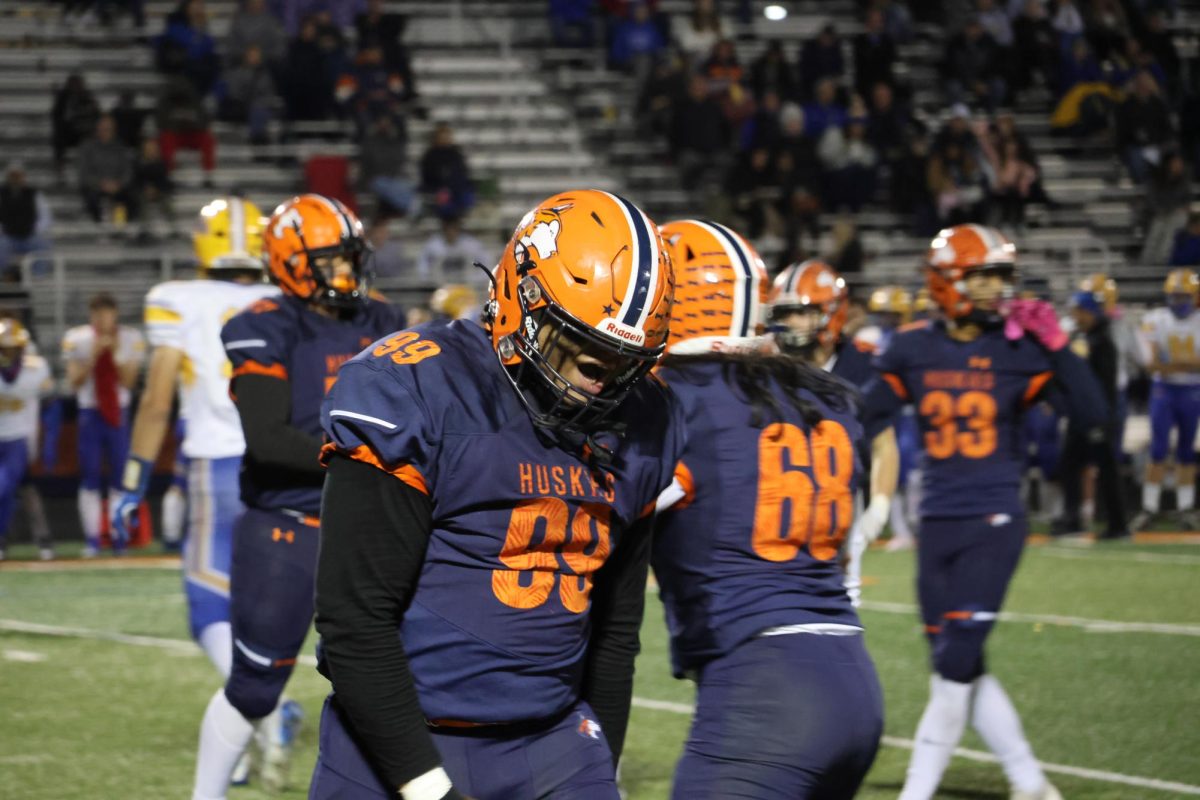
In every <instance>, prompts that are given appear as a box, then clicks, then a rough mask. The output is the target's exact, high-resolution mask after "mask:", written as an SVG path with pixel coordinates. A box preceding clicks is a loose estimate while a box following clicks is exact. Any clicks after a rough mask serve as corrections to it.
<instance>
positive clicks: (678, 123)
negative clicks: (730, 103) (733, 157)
mask: <svg viewBox="0 0 1200 800" xmlns="http://www.w3.org/2000/svg"><path fill="white" fill-rule="evenodd" d="M669 138H670V144H671V150H672V153H673V154H674V156H675V159H676V163H678V165H679V168H680V171H681V173H682V180H683V185H684V188H687V189H692V188H695V186H696V185H697V183H698V182H699V180H700V178H701V177H702V176H703V174H704V173H705V172H706V171H707V170H708V169H709V168H710V167H712V166H716V165H715V164H714V163H713V162H714V160H719V156H720V155H721V154H723V153H724V152H725V149H726V148H727V147H728V146H729V130H728V127H727V123H726V121H725V116H724V115H723V114H722V113H721V107H720V105H718V104H717V102H716V101H715V100H713V99H712V98H711V97H709V95H708V81H706V80H705V79H704V78H703V77H702V76H700V75H693V76H692V79H691V83H690V84H689V85H688V93H687V95H686V96H685V97H684V98H683V99H682V100H680V101H679V103H678V105H676V107H675V114H674V116H673V118H672V120H671V134H670V137H669Z"/></svg>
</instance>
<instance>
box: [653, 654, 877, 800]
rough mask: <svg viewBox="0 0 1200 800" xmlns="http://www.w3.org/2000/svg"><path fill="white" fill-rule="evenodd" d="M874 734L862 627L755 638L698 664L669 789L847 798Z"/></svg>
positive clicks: (724, 798)
mask: <svg viewBox="0 0 1200 800" xmlns="http://www.w3.org/2000/svg"><path fill="white" fill-rule="evenodd" d="M882 735H883V692H882V690H881V689H880V687H879V678H878V676H877V675H876V674H875V665H874V664H873V663H872V662H871V656H870V655H869V654H868V653H867V648H866V646H865V644H864V643H863V637H862V634H851V635H845V636H831V635H822V634H814V633H790V634H787V635H783V636H759V637H757V638H755V639H751V640H750V641H748V642H745V643H744V644H741V645H739V646H738V647H736V648H735V649H734V650H733V651H732V652H730V653H728V654H726V655H724V656H721V657H719V658H716V659H714V660H712V661H710V662H708V663H707V664H705V665H704V668H703V670H702V671H701V673H700V680H699V684H698V690H697V694H696V715H695V717H694V718H693V720H692V730H691V733H690V735H689V736H688V740H687V744H686V745H685V747H684V753H683V757H682V758H680V759H679V764H678V765H677V766H676V768H675V785H674V788H673V790H672V793H671V797H672V798H674V800H735V799H736V800H808V799H811V800H818V798H819V800H841V799H842V798H851V797H854V794H855V792H857V791H858V787H859V785H860V784H861V783H862V780H863V777H864V776H866V774H867V770H869V769H870V768H871V763H872V762H873V761H874V760H875V753H876V751H877V750H878V749H879V739H880V737H881V736H882Z"/></svg>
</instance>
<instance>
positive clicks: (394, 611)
mask: <svg viewBox="0 0 1200 800" xmlns="http://www.w3.org/2000/svg"><path fill="white" fill-rule="evenodd" d="M649 522H650V521H649V520H648V519H647V520H644V521H643V522H641V523H639V524H638V525H636V526H634V527H633V528H631V529H630V530H629V531H627V532H626V533H625V535H624V537H623V538H622V540H621V545H620V546H619V547H618V548H617V549H616V550H615V552H614V553H613V555H612V556H611V557H610V558H609V559H608V562H607V563H606V564H605V565H604V567H602V568H601V569H600V570H599V571H598V572H597V573H596V575H595V581H594V588H593V591H592V611H591V622H592V634H591V640H590V642H589V648H588V655H587V663H586V666H585V672H584V681H583V687H582V699H583V700H585V701H586V702H588V703H589V704H590V705H591V706H592V709H593V711H595V713H596V716H597V717H598V718H599V722H600V724H601V727H602V729H603V730H604V733H605V736H606V738H607V739H608V742H609V745H610V747H611V748H612V751H613V760H614V762H615V761H616V760H617V759H618V758H619V757H620V753H621V749H622V746H623V744H624V740H625V729H626V726H627V724H628V720H629V703H630V699H631V697H632V693H633V662H634V658H635V657H636V655H637V652H638V649H639V645H638V629H639V628H640V626H641V620H642V612H643V607H644V600H645V587H646V574H647V569H648V565H649V556H650V537H649V529H650V525H649ZM432 527H433V521H432V506H431V502H430V499H429V497H428V496H427V495H425V494H424V493H422V492H420V491H418V490H417V489H414V488H412V487H410V486H408V485H407V484H405V483H403V482H401V481H399V480H397V479H396V478H394V477H392V476H391V475H389V474H387V473H386V472H384V471H382V470H380V469H377V468H376V467H373V466H371V465H368V464H365V463H362V462H358V461H353V460H351V459H349V458H347V457H345V456H340V455H337V456H334V457H333V458H332V459H330V463H329V468H328V473H327V476H326V480H325V491H324V496H323V502H322V510H321V553H320V559H319V563H318V567H317V595H316V615H317V631H318V632H319V633H320V635H321V648H320V663H319V666H318V669H319V670H320V671H321V673H322V674H323V675H325V676H326V677H327V678H329V680H330V682H331V683H332V684H333V688H334V693H335V699H336V702H337V704H338V706H339V707H340V709H341V711H342V712H343V714H344V717H345V719H346V721H347V722H348V725H349V727H350V729H351V732H352V733H353V735H354V737H355V739H356V740H357V741H358V743H359V745H360V746H361V747H362V749H363V751H364V753H365V755H366V756H367V759H368V760H369V761H370V762H371V764H372V765H373V766H374V767H375V769H376V771H377V772H378V773H379V775H380V777H381V778H382V779H383V781H384V783H385V785H387V786H388V787H393V788H399V787H400V786H403V785H404V784H406V783H408V782H409V781H411V780H412V779H413V778H415V777H417V776H419V775H422V774H424V773H426V772H428V771H429V770H431V769H434V768H436V767H437V766H439V765H440V764H441V757H440V756H439V755H438V752H437V749H436V747H435V746H434V744H433V740H432V738H431V737H430V735H429V730H428V728H427V726H426V724H425V716H424V714H423V712H422V711H421V707H420V704H419V702H418V700H417V691H416V687H415V684H414V682H413V677H412V672H411V671H410V669H409V665H408V659H407V657H406V655H405V653H404V647H403V645H402V644H401V642H400V638H399V636H398V634H397V628H398V626H399V624H400V621H401V619H402V617H403V614H404V611H405V609H406V608H407V607H408V603H409V601H410V600H411V599H412V595H413V593H414V592H415V590H416V583H417V577H418V575H419V574H420V570H421V565H422V562H423V561H424V558H425V549H426V546H427V545H428V542H429V535H430V531H431V530H432ZM481 602H486V599H483V598H481ZM450 796H457V795H456V794H453V793H452V795H450Z"/></svg>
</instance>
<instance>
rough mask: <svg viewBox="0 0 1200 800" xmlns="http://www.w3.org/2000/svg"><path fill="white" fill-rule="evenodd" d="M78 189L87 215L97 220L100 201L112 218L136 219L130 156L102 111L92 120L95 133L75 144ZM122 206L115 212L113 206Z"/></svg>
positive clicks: (136, 210)
mask: <svg viewBox="0 0 1200 800" xmlns="http://www.w3.org/2000/svg"><path fill="white" fill-rule="evenodd" d="M75 161H76V168H77V169H78V173H79V191H80V193H81V194H82V195H83V204H84V206H85V207H86V208H87V212H88V215H89V216H91V218H92V219H93V220H95V221H96V222H99V221H100V218H101V210H102V204H103V203H104V202H105V201H108V202H109V203H111V204H112V206H113V214H114V217H115V218H116V219H118V220H120V219H121V218H128V219H137V215H138V198H137V194H136V193H135V192H134V191H133V156H132V155H131V154H130V152H129V148H127V147H126V146H125V145H123V144H122V143H121V142H119V141H117V126H116V123H114V122H113V118H112V117H110V116H109V115H107V114H105V115H104V116H102V117H100V120H99V121H98V122H97V123H96V135H95V136H93V137H92V138H91V139H89V140H88V141H86V142H84V143H83V144H82V145H80V147H79V153H78V154H77V155H76V159H75ZM118 208H119V209H122V210H121V211H119V212H118V211H117V209H118Z"/></svg>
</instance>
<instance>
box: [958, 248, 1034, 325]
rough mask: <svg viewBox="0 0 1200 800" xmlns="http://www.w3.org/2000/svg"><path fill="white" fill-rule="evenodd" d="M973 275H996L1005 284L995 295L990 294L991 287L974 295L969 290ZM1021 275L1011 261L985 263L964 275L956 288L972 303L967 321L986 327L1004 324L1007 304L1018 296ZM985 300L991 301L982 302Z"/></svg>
mask: <svg viewBox="0 0 1200 800" xmlns="http://www.w3.org/2000/svg"><path fill="white" fill-rule="evenodd" d="M972 276H980V277H991V276H995V277H998V278H1000V280H1001V281H1002V283H1003V285H1002V286H1001V288H1000V290H999V292H998V293H997V294H996V295H995V296H990V294H989V292H990V287H989V288H986V289H984V291H983V292H976V295H975V296H972V295H971V292H970V291H969V284H970V280H971V277H972ZM1019 277H1020V276H1019V273H1018V272H1017V268H1016V266H1015V265H1014V264H1009V263H999V264H984V265H982V266H979V267H976V268H975V269H973V270H971V271H970V272H968V273H967V274H966V275H964V276H963V277H962V278H961V279H960V280H959V282H958V285H956V286H955V288H956V289H958V290H959V291H960V292H961V293H962V294H963V295H964V296H965V297H966V298H967V299H968V300H969V301H970V303H971V310H970V311H968V312H967V314H966V317H965V319H966V321H968V322H973V323H975V324H977V325H981V326H984V327H995V326H997V325H1000V324H1002V323H1003V322H1004V314H1005V311H1006V307H1007V305H1008V304H1009V303H1010V302H1012V301H1013V300H1014V299H1015V298H1016V296H1017V287H1018V281H1019ZM960 286H961V288H960ZM983 300H987V301H989V302H987V303H983V304H981V302H982V301H983ZM988 306H994V307H988Z"/></svg>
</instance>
